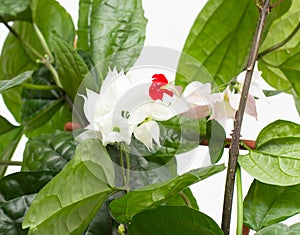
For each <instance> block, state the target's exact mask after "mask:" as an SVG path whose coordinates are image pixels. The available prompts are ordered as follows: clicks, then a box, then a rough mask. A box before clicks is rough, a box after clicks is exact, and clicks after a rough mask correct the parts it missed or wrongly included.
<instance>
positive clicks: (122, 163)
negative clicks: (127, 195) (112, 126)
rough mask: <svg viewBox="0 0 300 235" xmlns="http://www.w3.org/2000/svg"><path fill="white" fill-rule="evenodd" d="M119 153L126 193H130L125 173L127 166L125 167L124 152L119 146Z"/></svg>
mask: <svg viewBox="0 0 300 235" xmlns="http://www.w3.org/2000/svg"><path fill="white" fill-rule="evenodd" d="M119 151H120V165H121V167H122V175H123V183H124V188H125V190H126V192H128V187H127V179H126V172H125V165H124V158H123V150H122V147H121V146H119Z"/></svg>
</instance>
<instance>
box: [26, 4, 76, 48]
mask: <svg viewBox="0 0 300 235" xmlns="http://www.w3.org/2000/svg"><path fill="white" fill-rule="evenodd" d="M45 9H46V10H45ZM31 10H32V19H33V22H34V23H36V24H37V26H38V28H39V29H40V31H41V33H42V34H43V37H44V38H45V40H46V42H47V43H48V46H50V47H51V34H52V33H53V32H55V34H56V35H58V36H59V37H61V38H62V39H64V40H65V41H67V42H69V43H70V44H73V41H74V37H75V28H74V25H73V21H72V18H71V16H70V15H69V14H68V13H67V12H66V10H65V9H64V8H63V7H62V6H61V5H60V4H59V3H58V2H57V1H55V0H31Z"/></svg>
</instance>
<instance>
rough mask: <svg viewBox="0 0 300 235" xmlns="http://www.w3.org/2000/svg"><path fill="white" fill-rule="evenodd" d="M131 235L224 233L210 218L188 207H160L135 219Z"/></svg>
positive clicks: (130, 231)
mask: <svg viewBox="0 0 300 235" xmlns="http://www.w3.org/2000/svg"><path fill="white" fill-rule="evenodd" d="M129 234H132V235H141V234H143V235H153V234H164V235H174V234H189V235H199V234H205V235H209V234H210V235H222V234H223V232H222V230H221V229H220V228H219V226H218V225H217V223H216V222H215V221H213V219H211V218H210V217H209V216H207V215H205V214H203V213H201V212H199V211H196V210H193V209H190V208H187V207H176V206H172V207H167V206H163V207H158V208H156V209H152V210H149V211H145V212H142V213H140V214H137V215H136V216H134V217H133V220H132V223H131V224H130V225H129Z"/></svg>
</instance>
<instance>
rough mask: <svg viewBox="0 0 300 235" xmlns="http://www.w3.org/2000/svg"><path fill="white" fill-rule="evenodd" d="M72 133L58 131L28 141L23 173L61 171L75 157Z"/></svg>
mask: <svg viewBox="0 0 300 235" xmlns="http://www.w3.org/2000/svg"><path fill="white" fill-rule="evenodd" d="M75 148H76V145H75V141H74V138H73V134H72V132H65V131H56V132H54V133H52V134H44V135H40V136H37V137H35V138H31V139H29V140H28V142H27V144H26V147H25V150H24V156H23V164H22V171H61V170H62V169H63V167H64V166H65V165H66V164H67V162H68V161H70V160H71V158H72V157H73V155H74V152H75Z"/></svg>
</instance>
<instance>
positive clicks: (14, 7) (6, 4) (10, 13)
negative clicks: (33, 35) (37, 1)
mask: <svg viewBox="0 0 300 235" xmlns="http://www.w3.org/2000/svg"><path fill="white" fill-rule="evenodd" d="M12 20H27V21H30V20H31V14H30V10H29V0H0V22H1V21H5V22H8V21H12Z"/></svg>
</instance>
